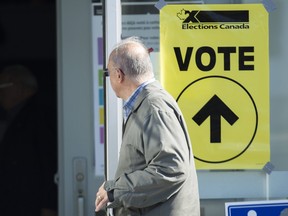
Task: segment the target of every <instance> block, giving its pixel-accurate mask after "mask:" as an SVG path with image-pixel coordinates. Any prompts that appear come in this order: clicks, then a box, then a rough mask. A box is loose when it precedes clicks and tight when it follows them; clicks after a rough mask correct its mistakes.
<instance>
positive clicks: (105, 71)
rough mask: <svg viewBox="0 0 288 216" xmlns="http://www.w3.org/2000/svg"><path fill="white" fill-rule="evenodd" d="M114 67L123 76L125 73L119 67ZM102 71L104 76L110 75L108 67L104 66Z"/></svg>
mask: <svg viewBox="0 0 288 216" xmlns="http://www.w3.org/2000/svg"><path fill="white" fill-rule="evenodd" d="M115 69H117V70H119V71H120V72H121V73H122V74H123V75H124V76H125V73H124V72H123V71H122V69H121V68H116V67H115ZM103 73H104V76H105V77H108V76H110V71H109V70H108V68H106V69H105V70H103Z"/></svg>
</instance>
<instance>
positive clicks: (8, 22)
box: [0, 0, 57, 115]
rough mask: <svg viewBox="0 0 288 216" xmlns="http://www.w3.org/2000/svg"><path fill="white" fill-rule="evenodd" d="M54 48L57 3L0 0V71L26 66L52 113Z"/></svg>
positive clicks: (54, 93)
mask: <svg viewBox="0 0 288 216" xmlns="http://www.w3.org/2000/svg"><path fill="white" fill-rule="evenodd" d="M56 47H57V45H56V0H0V71H1V70H2V69H3V67H5V66H7V65H11V64H22V65H25V66H26V67H28V68H29V69H30V70H31V71H32V72H33V73H34V74H35V76H36V78H37V80H38V83H39V90H40V91H39V93H40V96H41V98H42V101H43V103H44V104H45V107H47V108H48V109H51V111H52V110H56V109H57V108H56V101H57V84H56V83H57V81H56V77H57V73H56V71H57V70H56V68H57V66H56V65H57V64H56V53H57V52H56V50H57V48H56ZM54 112H55V111H54ZM54 115H55V113H54Z"/></svg>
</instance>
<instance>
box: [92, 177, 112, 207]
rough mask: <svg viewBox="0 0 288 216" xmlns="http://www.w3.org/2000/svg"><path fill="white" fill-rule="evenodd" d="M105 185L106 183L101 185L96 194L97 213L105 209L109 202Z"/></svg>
mask: <svg viewBox="0 0 288 216" xmlns="http://www.w3.org/2000/svg"><path fill="white" fill-rule="evenodd" d="M104 184H105V182H104V183H103V184H102V185H101V187H100V188H99V189H98V192H97V194H96V200H95V207H96V209H95V211H96V212H98V211H100V210H101V209H102V208H104V207H105V206H106V204H107V203H108V202H109V200H108V194H107V191H106V190H105V189H104Z"/></svg>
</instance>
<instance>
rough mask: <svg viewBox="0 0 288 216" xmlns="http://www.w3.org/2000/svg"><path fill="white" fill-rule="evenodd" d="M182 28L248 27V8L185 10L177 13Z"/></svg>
mask: <svg viewBox="0 0 288 216" xmlns="http://www.w3.org/2000/svg"><path fill="white" fill-rule="evenodd" d="M177 17H178V18H179V19H180V20H181V21H182V29H190V30H193V29H194V30H197V29H201V30H205V29H249V11H248V10H231V11H223V10H222V11H221V10H209V11H208V10H203V11H202V10H192V11H189V10H185V9H182V10H181V11H180V12H179V13H177Z"/></svg>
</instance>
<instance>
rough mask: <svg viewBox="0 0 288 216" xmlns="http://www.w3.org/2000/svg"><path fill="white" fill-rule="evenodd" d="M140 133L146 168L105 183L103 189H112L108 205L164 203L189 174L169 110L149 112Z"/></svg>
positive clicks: (178, 131)
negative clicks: (110, 200) (112, 196)
mask: <svg viewBox="0 0 288 216" xmlns="http://www.w3.org/2000/svg"><path fill="white" fill-rule="evenodd" d="M141 136H142V137H141V142H142V147H143V148H142V149H141V150H140V151H141V153H142V154H143V157H144V158H145V161H146V168H145V169H142V170H135V171H132V172H131V173H123V174H122V175H121V176H120V177H119V178H118V179H115V180H112V181H107V182H106V184H105V189H106V190H107V191H112V190H113V192H114V202H112V204H111V205H110V206H108V207H118V206H124V207H127V208H128V207H135V208H145V207H148V206H152V205H154V204H157V203H159V202H164V201H165V200H167V199H169V198H170V197H171V196H173V195H174V194H176V193H177V192H178V191H179V189H180V188H181V187H182V185H183V183H184V182H185V180H186V179H187V175H189V169H190V167H189V155H190V152H189V149H188V147H187V142H186V138H185V135H184V132H183V130H182V127H181V126H180V124H179V122H178V120H177V118H176V117H175V114H174V113H173V112H171V113H170V112H163V111H159V110H158V111H155V112H153V113H152V114H151V115H149V116H148V118H146V120H145V122H144V123H143V129H142V134H141Z"/></svg>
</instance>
